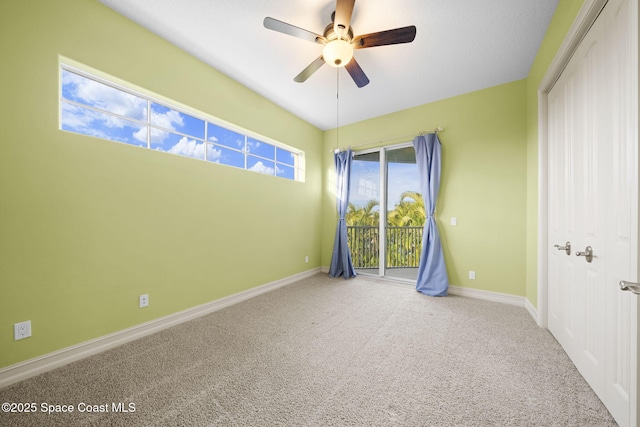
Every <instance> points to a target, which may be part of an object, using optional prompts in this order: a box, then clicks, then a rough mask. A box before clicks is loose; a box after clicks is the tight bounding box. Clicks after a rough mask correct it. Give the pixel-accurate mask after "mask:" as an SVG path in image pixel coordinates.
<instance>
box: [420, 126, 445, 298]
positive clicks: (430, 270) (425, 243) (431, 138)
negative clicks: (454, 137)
mask: <svg viewBox="0 0 640 427" xmlns="http://www.w3.org/2000/svg"><path fill="white" fill-rule="evenodd" d="M413 147H414V148H415V150H416V163H417V164H418V174H419V175H420V192H421V193H422V197H423V198H424V208H425V211H426V214H427V220H426V222H425V224H424V232H423V234H422V254H421V255H420V267H418V279H417V282H416V290H417V291H419V292H422V293H423V294H426V295H431V296H434V297H441V296H445V295H447V289H449V277H448V276H447V267H446V265H445V263H444V253H443V252H442V242H441V241H440V233H439V232H438V225H437V224H436V220H435V218H434V217H433V214H434V212H435V210H436V200H437V199H438V191H439V190H440V170H441V167H442V146H441V145H440V140H438V135H437V134H435V133H433V134H427V135H420V136H417V137H416V138H415V139H414V140H413Z"/></svg>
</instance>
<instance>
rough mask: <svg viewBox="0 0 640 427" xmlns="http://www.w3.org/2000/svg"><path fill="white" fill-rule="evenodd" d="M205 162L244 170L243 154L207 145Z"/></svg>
mask: <svg viewBox="0 0 640 427" xmlns="http://www.w3.org/2000/svg"><path fill="white" fill-rule="evenodd" d="M207 160H209V161H210V162H215V163H221V164H223V165H229V166H235V167H237V168H241V169H244V153H242V152H240V151H235V150H230V149H228V148H225V147H221V146H219V145H212V144H207Z"/></svg>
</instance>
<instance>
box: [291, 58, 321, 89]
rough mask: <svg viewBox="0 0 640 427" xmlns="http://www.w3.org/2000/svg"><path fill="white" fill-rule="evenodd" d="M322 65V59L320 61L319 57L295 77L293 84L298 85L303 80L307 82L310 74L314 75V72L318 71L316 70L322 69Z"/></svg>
mask: <svg viewBox="0 0 640 427" xmlns="http://www.w3.org/2000/svg"><path fill="white" fill-rule="evenodd" d="M323 64H324V59H322V55H320V56H319V57H318V58H317V59H316V60H315V61H313V62H312V63H311V64H309V65H308V66H307V68H305V69H304V70H302V71H301V72H300V74H298V75H297V76H295V78H294V79H293V81H294V82H298V83H302V82H304V81H305V80H307V79H308V78H309V77H311V74H313V73H315V72H316V71H318V69H319V68H320V67H322V65H323Z"/></svg>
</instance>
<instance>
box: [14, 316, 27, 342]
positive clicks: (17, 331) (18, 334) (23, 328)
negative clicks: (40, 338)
mask: <svg viewBox="0 0 640 427" xmlns="http://www.w3.org/2000/svg"><path fill="white" fill-rule="evenodd" d="M30 336H31V320H27V321H26V322H20V323H14V325H13V338H14V339H15V340H16V341H18V340H21V339H23V338H28V337H30Z"/></svg>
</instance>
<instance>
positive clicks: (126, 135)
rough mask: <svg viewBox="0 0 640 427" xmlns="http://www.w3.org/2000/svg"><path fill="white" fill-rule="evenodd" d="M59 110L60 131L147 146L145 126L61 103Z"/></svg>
mask: <svg viewBox="0 0 640 427" xmlns="http://www.w3.org/2000/svg"><path fill="white" fill-rule="evenodd" d="M61 108H62V111H61V123H62V130H67V131H70V132H75V133H81V134H83V135H89V136H95V137H97V138H104V139H109V140H111V141H118V142H124V143H125V144H131V145H137V146H140V147H146V146H147V126H144V125H141V124H139V123H136V122H132V121H129V120H125V119H121V118H119V117H115V116H112V115H109V114H105V113H99V112H97V111H94V110H90V109H88V108H83V107H79V106H77V105H72V104H68V103H66V102H62V103H61Z"/></svg>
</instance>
